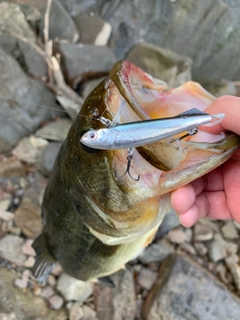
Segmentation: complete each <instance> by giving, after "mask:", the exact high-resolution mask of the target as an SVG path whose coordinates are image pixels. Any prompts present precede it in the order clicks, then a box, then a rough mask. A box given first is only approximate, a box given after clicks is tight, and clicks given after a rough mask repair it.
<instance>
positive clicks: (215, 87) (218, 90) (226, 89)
mask: <svg viewBox="0 0 240 320" xmlns="http://www.w3.org/2000/svg"><path fill="white" fill-rule="evenodd" d="M201 85H202V86H203V87H204V89H206V90H207V91H208V92H211V93H212V94H213V95H214V96H215V97H220V96H223V95H232V96H236V95H237V88H236V86H235V84H234V82H232V81H227V80H223V79H220V80H216V81H211V82H204V83H201Z"/></svg>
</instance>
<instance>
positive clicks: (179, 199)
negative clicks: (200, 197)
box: [171, 183, 196, 214]
mask: <svg viewBox="0 0 240 320" xmlns="http://www.w3.org/2000/svg"><path fill="white" fill-rule="evenodd" d="M195 198H196V194H195V191H194V188H193V186H192V184H191V183H189V184H187V185H185V186H184V187H182V188H179V189H177V190H175V191H173V192H172V194H171V204H172V207H173V209H174V210H175V211H176V212H177V213H178V214H181V213H183V212H185V211H187V210H188V209H189V208H190V207H191V206H192V205H193V203H194V201H195Z"/></svg>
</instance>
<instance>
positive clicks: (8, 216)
mask: <svg viewBox="0 0 240 320" xmlns="http://www.w3.org/2000/svg"><path fill="white" fill-rule="evenodd" d="M0 219H2V220H4V221H12V220H13V219H14V213H12V212H9V211H4V210H1V209H0Z"/></svg>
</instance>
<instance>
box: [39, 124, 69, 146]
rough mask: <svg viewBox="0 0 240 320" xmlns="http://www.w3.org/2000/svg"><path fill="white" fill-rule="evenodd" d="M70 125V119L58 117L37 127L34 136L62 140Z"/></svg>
mask: <svg viewBox="0 0 240 320" xmlns="http://www.w3.org/2000/svg"><path fill="white" fill-rule="evenodd" d="M71 125H72V121H71V120H70V119H59V120H57V121H54V122H51V123H49V124H47V125H46V126H44V127H42V128H40V129H38V130H37V131H36V133H35V136H36V137H39V138H42V139H47V140H50V141H63V140H65V139H66V137H67V134H68V131H69V129H70V127H71Z"/></svg>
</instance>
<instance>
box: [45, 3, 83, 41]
mask: <svg viewBox="0 0 240 320" xmlns="http://www.w3.org/2000/svg"><path fill="white" fill-rule="evenodd" d="M45 12H46V7H45V8H44V10H43V15H42V21H41V30H43V28H44V15H45ZM49 38H50V39H52V40H55V39H64V40H68V41H69V42H77V40H78V39H79V34H78V30H77V28H76V26H75V24H74V22H73V20H72V19H71V17H70V15H69V14H68V12H67V11H66V10H65V9H64V7H63V6H62V4H61V3H60V2H59V1H57V0H53V1H52V5H51V9H50V14H49Z"/></svg>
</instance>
